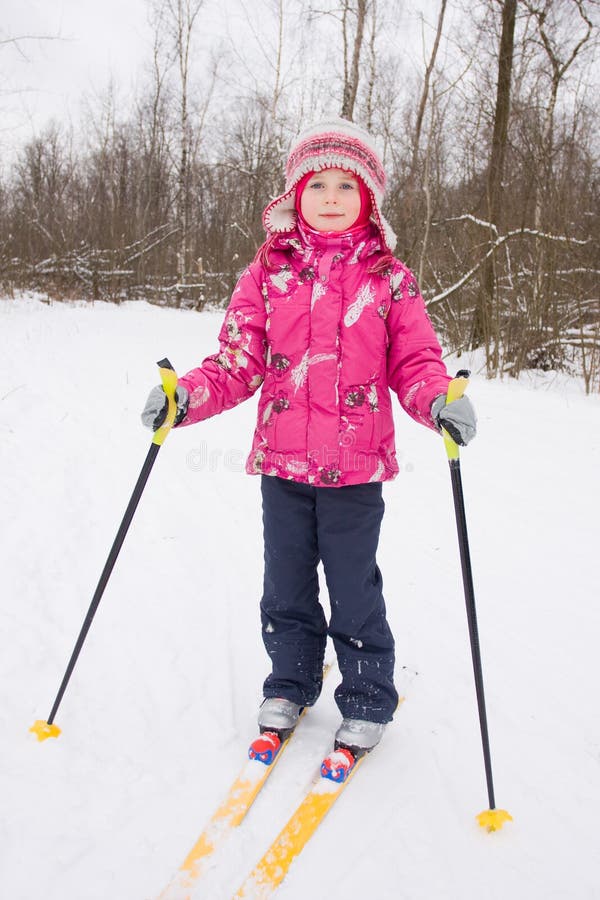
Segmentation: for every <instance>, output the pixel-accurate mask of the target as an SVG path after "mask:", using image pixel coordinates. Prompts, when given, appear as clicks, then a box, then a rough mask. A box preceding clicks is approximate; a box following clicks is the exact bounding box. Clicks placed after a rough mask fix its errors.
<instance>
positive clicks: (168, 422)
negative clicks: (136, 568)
mask: <svg viewBox="0 0 600 900" xmlns="http://www.w3.org/2000/svg"><path fill="white" fill-rule="evenodd" d="M157 365H158V368H159V372H160V377H161V380H162V385H163V388H164V391H165V394H166V395H167V401H168V405H167V415H166V418H165V421H164V423H163V424H162V425H161V426H160V428H158V429H157V430H156V431H155V433H154V437H153V439H152V443H151V444H150V449H149V451H148V455H147V456H146V460H145V462H144V465H143V466H142V470H141V472H140V474H139V477H138V480H137V482H136V485H135V487H134V489H133V494H132V495H131V499H130V501H129V503H128V505H127V509H126V510H125V515H124V516H123V520H122V522H121V524H120V526H119V530H118V532H117V536H116V537H115V540H114V543H113V545H112V547H111V550H110V553H109V554H108V559H107V560H106V563H105V565H104V569H103V570H102V574H101V576H100V580H99V582H98V585H97V587H96V590H95V592H94V596H93V597H92V602H91V604H90V608H89V609H88V612H87V615H86V617H85V620H84V622H83V625H82V627H81V631H80V632H79V637H78V638H77V641H76V643H75V647H74V649H73V653H72V654H71V658H70V660H69V664H68V666H67V669H66V671H65V674H64V676H63V680H62V682H61V685H60V688H59V689H58V694H57V695H56V699H55V701H54V705H53V707H52V709H51V711H50V715H49V716H48V719H47V720H46V721H44V720H43V719H38V720H37V721H36V722H34V724H33V725H32V726H31V728H30V729H29V730H30V731H32V732H33V733H34V734H35V735H36V736H37V739H38V740H39V741H45V740H46V739H47V738H49V737H58V736H59V734H60V728H59V727H58V726H57V725H55V724H54V717H55V716H56V713H57V711H58V707H59V706H60V703H61V700H62V698H63V694H64V692H65V690H66V688H67V685H68V683H69V680H70V678H71V675H72V674H73V669H74V668H75V664H76V662H77V659H78V657H79V654H80V653H81V648H82V647H83V644H84V641H85V639H86V637H87V633H88V631H89V630H90V626H91V624H92V621H93V619H94V616H95V614H96V610H97V609H98V605H99V603H100V600H101V599H102V595H103V593H104V589H105V588H106V585H107V584H108V580H109V578H110V576H111V573H112V570H113V567H114V565H115V562H116V561H117V557H118V555H119V551H120V549H121V547H122V545H123V541H124V540H125V535H126V534H127V531H128V529H129V526H130V525H131V521H132V519H133V516H134V513H135V511H136V509H137V505H138V503H139V501H140V497H141V496H142V493H143V490H144V487H145V486H146V482H147V481H148V476H149V475H150V472H151V471H152V466H153V465H154V460H155V459H156V457H157V455H158V451H159V450H160V448H161V446H162V445H163V443H164V442H165V440H166V438H167V435H168V434H169V432H170V430H171V428H172V427H173V423H174V421H175V416H176V414H177V403H176V401H175V390H176V388H177V375H176V373H175V371H174V369H173V366H172V365H171V363H170V362H169V360H168V359H162V360H161V361H160V362H159V363H158V364H157Z"/></svg>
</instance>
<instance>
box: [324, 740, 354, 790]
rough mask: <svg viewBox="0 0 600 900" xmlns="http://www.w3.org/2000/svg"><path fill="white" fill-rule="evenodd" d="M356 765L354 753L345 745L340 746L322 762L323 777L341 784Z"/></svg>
mask: <svg viewBox="0 0 600 900" xmlns="http://www.w3.org/2000/svg"><path fill="white" fill-rule="evenodd" d="M355 765H356V757H355V756H354V754H353V753H351V752H350V750H347V749H346V748H345V747H340V748H339V749H338V750H333V751H332V752H331V753H329V754H328V756H326V757H325V759H324V760H323V762H322V763H321V777H322V778H329V780H330V781H335V782H336V783H337V784H340V783H341V782H344V781H346V780H347V778H348V777H349V775H350V772H351V771H352V769H353V768H354V766H355Z"/></svg>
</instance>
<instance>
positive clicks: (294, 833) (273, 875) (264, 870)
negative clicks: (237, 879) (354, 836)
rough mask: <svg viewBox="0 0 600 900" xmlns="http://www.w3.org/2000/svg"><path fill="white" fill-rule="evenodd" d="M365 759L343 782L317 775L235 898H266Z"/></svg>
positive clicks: (278, 883) (362, 759)
mask: <svg viewBox="0 0 600 900" xmlns="http://www.w3.org/2000/svg"><path fill="white" fill-rule="evenodd" d="M365 759H366V756H361V757H360V758H359V759H358V760H357V761H356V763H355V765H354V767H353V768H352V771H351V772H350V774H349V775H348V778H347V779H346V781H342V782H339V783H337V782H335V781H330V780H329V779H328V778H322V777H321V778H319V780H318V782H317V783H316V784H314V785H313V787H312V788H311V790H310V791H309V792H308V794H306V796H305V797H304V799H303V800H302V801H301V803H300V805H299V806H298V808H297V809H296V812H295V813H294V814H293V815H292V817H291V819H290V820H289V821H288V823H287V825H286V826H285V827H284V828H283V830H282V831H280V833H279V835H278V837H276V838H275V840H274V841H273V843H272V844H271V846H270V847H269V849H268V850H267V852H266V853H265V855H264V856H263V857H262V859H261V860H260V862H259V863H258V864H257V865H256V866H255V867H254V869H253V870H252V872H251V873H250V875H248V877H247V878H246V880H245V881H244V883H243V885H242V886H241V888H240V889H239V891H238V892H237V894H235V897H234V900H242V898H244V900H265V898H267V897H270V896H271V895H272V894H273V892H274V891H275V890H276V889H277V887H278V886H279V885H280V884H281V882H282V881H283V879H284V878H285V876H286V875H287V873H288V870H289V868H290V866H291V864H292V863H293V861H294V860H295V858H296V857H297V856H298V855H299V854H300V853H301V852H302V850H303V848H304V847H305V846H306V844H307V843H308V841H309V840H310V838H311V837H312V836H313V834H314V833H315V831H316V830H317V828H318V827H319V825H320V824H321V822H322V821H323V819H324V818H325V816H326V815H327V813H328V812H329V810H330V809H331V807H332V806H333V804H334V803H335V801H336V800H337V799H338V797H339V796H340V794H341V793H342V791H343V790H344V788H345V787H346V786H347V785H348V784H350V782H351V780H352V778H353V777H354V774H355V772H356V770H357V769H358V767H359V766H360V765H361V764H362V762H363V761H364V760H365Z"/></svg>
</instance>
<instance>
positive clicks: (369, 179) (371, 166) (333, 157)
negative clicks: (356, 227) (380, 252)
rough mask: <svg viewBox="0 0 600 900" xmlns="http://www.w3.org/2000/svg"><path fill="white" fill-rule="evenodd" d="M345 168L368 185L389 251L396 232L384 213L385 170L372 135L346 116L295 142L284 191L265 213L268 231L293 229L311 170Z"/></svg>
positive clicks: (394, 242)
mask: <svg viewBox="0 0 600 900" xmlns="http://www.w3.org/2000/svg"><path fill="white" fill-rule="evenodd" d="M322 169H344V170H345V171H348V172H354V174H355V175H358V177H359V178H361V179H362V181H364V183H365V184H366V186H367V188H368V190H369V194H370V197H371V204H372V207H373V212H372V218H373V219H374V221H375V223H376V225H377V226H378V228H379V231H380V233H381V236H382V238H383V240H384V242H385V244H386V246H387V248H388V249H389V250H390V251H393V250H394V247H395V246H396V235H395V234H394V232H393V231H392V229H391V227H390V225H389V223H388V222H387V221H386V220H385V218H384V217H383V215H382V213H381V202H382V200H383V193H384V191H385V182H386V177H385V172H384V170H383V165H382V163H381V160H380V158H379V155H378V153H377V150H376V148H375V145H374V143H373V139H372V137H371V136H370V135H369V134H368V133H367V132H366V131H364V130H363V129H362V128H360V127H359V126H358V125H355V124H354V123H353V122H348V121H347V120H346V119H330V120H328V121H326V122H319V123H318V124H317V125H313V126H312V127H311V128H308V129H307V130H306V131H303V132H302V133H301V134H300V135H299V136H298V137H297V138H296V140H295V141H294V142H293V144H292V147H291V149H290V153H289V156H288V160H287V163H286V167H285V192H284V193H283V194H281V196H280V197H276V198H275V200H272V201H271V203H269V205H268V206H267V208H266V209H265V211H264V213H263V224H264V226H265V229H266V231H267V232H268V233H269V234H273V233H277V232H285V231H291V230H292V229H293V228H294V226H295V224H296V210H295V206H294V201H295V197H296V187H297V185H298V182H299V181H300V180H301V179H302V177H303V176H304V175H306V174H307V173H308V172H319V171H321V170H322Z"/></svg>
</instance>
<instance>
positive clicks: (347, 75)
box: [341, 0, 367, 121]
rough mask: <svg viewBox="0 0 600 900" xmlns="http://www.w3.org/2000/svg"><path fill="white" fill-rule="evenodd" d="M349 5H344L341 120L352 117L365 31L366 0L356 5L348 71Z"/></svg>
mask: <svg viewBox="0 0 600 900" xmlns="http://www.w3.org/2000/svg"><path fill="white" fill-rule="evenodd" d="M348 11H349V4H348V3H345V4H344V18H343V27H344V63H345V65H344V97H343V101H342V111H341V116H342V118H343V119H350V121H352V118H353V116H354V104H355V103H356V93H357V91H358V79H359V75H360V50H361V47H362V41H363V34H364V30H365V15H366V11H367V0H357V3H356V33H355V35H354V48H353V51H352V64H351V66H350V70H349V71H348V66H347V47H348V39H347V31H346V27H347V22H348Z"/></svg>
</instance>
